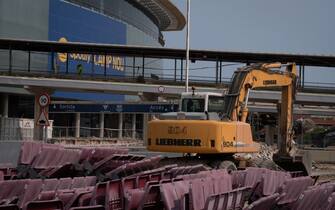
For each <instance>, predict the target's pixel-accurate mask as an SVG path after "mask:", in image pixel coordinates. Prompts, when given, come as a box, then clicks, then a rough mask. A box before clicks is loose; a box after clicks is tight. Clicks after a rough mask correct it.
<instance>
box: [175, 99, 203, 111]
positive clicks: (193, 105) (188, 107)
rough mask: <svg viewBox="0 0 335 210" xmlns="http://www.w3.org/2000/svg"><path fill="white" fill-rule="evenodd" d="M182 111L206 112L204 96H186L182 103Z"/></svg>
mask: <svg viewBox="0 0 335 210" xmlns="http://www.w3.org/2000/svg"><path fill="white" fill-rule="evenodd" d="M181 111H182V112H204V111H205V99H204V98H184V99H183V100H182V105H181Z"/></svg>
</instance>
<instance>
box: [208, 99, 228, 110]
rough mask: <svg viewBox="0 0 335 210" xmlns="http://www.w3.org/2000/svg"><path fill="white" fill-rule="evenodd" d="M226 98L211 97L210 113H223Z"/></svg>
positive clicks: (209, 101)
mask: <svg viewBox="0 0 335 210" xmlns="http://www.w3.org/2000/svg"><path fill="white" fill-rule="evenodd" d="M223 104H224V97H220V96H209V97H208V112H223Z"/></svg>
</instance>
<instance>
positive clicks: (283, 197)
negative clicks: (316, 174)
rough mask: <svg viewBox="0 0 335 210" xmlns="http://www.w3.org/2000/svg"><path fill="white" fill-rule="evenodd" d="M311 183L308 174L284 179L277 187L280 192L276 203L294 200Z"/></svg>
mask: <svg viewBox="0 0 335 210" xmlns="http://www.w3.org/2000/svg"><path fill="white" fill-rule="evenodd" d="M312 185H313V179H312V178H311V177H308V176H306V177H297V178H292V179H288V180H286V181H285V182H284V183H283V184H282V186H280V187H279V189H278V193H279V194H280V197H279V201H278V204H279V205H283V204H289V203H292V202H294V201H296V200H297V199H298V198H299V196H300V194H301V193H302V192H303V191H304V190H306V189H307V188H308V187H309V186H312Z"/></svg>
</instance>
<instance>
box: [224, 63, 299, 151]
mask: <svg viewBox="0 0 335 210" xmlns="http://www.w3.org/2000/svg"><path fill="white" fill-rule="evenodd" d="M282 66H283V65H282V64H280V63H270V64H253V65H250V66H246V67H243V68H240V69H238V70H237V71H236V72H235V73H234V76H233V80H232V84H231V87H230V89H229V93H228V95H227V96H226V100H225V107H224V110H225V117H226V119H228V120H231V121H241V122H246V119H247V115H248V107H247V103H248V99H249V93H250V90H251V89H255V88H274V87H279V88H281V93H282V94H281V106H280V110H279V111H280V120H279V127H280V139H281V144H280V148H279V154H283V155H288V153H289V151H290V148H291V142H292V133H291V130H292V117H293V101H294V98H295V97H294V96H295V84H296V66H295V64H293V63H292V64H287V65H285V66H286V68H285V70H284V71H281V70H280V68H281V67H282ZM274 69H277V70H274Z"/></svg>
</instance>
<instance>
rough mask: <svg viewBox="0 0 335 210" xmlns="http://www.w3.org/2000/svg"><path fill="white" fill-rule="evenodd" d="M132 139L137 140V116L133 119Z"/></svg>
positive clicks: (134, 115)
mask: <svg viewBox="0 0 335 210" xmlns="http://www.w3.org/2000/svg"><path fill="white" fill-rule="evenodd" d="M132 138H133V139H136V114H133V118H132Z"/></svg>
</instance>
